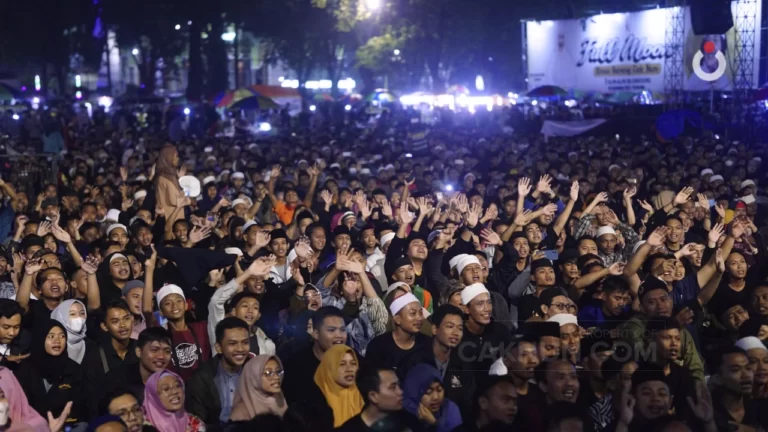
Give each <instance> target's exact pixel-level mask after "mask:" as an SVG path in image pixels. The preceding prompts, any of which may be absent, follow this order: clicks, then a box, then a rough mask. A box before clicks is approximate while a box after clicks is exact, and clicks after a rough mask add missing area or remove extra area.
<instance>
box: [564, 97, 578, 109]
mask: <svg viewBox="0 0 768 432" xmlns="http://www.w3.org/2000/svg"><path fill="white" fill-rule="evenodd" d="M565 106H567V107H568V108H573V107H575V106H576V101H575V100H573V99H568V100H567V101H565Z"/></svg>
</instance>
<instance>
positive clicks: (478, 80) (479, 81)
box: [475, 75, 485, 91]
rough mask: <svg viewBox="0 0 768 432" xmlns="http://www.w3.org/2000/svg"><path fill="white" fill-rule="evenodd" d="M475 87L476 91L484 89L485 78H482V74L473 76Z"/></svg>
mask: <svg viewBox="0 0 768 432" xmlns="http://www.w3.org/2000/svg"><path fill="white" fill-rule="evenodd" d="M475 88H476V89H477V90H478V91H483V90H485V80H484V79H483V76H482V75H478V76H476V77H475Z"/></svg>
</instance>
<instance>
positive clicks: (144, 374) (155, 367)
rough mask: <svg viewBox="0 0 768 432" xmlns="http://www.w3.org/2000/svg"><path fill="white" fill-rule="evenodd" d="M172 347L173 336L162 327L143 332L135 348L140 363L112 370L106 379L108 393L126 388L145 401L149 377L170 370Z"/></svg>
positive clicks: (128, 364) (132, 363)
mask: <svg viewBox="0 0 768 432" xmlns="http://www.w3.org/2000/svg"><path fill="white" fill-rule="evenodd" d="M171 345H172V344H171V335H170V333H169V332H168V330H166V329H164V328H162V327H150V328H148V329H146V330H144V331H143V332H141V334H140V335H139V340H138V342H137V343H136V348H135V352H136V357H138V361H136V362H131V363H123V365H122V366H120V367H118V368H116V369H111V370H110V371H109V373H108V374H107V376H106V378H105V379H104V382H105V383H107V389H108V391H109V390H110V389H116V388H126V389H128V390H130V391H131V393H133V394H135V395H139V396H140V397H141V398H142V399H143V395H144V384H146V382H147V380H148V379H149V377H150V376H151V375H152V374H153V373H155V372H159V371H161V370H164V369H166V368H168V366H169V364H170V362H171Z"/></svg>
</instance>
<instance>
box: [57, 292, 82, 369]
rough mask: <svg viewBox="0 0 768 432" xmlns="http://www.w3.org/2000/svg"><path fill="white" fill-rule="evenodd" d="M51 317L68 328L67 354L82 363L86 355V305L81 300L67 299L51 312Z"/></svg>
mask: <svg viewBox="0 0 768 432" xmlns="http://www.w3.org/2000/svg"><path fill="white" fill-rule="evenodd" d="M51 318H53V319H55V320H56V321H58V322H59V323H61V325H63V326H64V329H66V330H67V354H68V355H69V358H70V359H72V360H74V361H75V362H76V363H77V364H81V363H82V362H83V357H85V331H86V325H85V321H86V319H87V316H86V312H85V305H84V304H83V302H81V301H80V300H65V301H63V302H61V304H60V305H58V306H57V307H56V309H54V310H53V312H51Z"/></svg>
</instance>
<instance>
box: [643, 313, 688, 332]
mask: <svg viewBox="0 0 768 432" xmlns="http://www.w3.org/2000/svg"><path fill="white" fill-rule="evenodd" d="M645 329H646V331H647V332H648V333H649V334H650V335H651V336H653V335H654V334H656V333H658V332H660V331H664V330H670V329H680V323H678V322H677V320H676V319H675V318H672V317H656V318H651V319H649V320H648V324H647V325H646V327H645Z"/></svg>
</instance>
